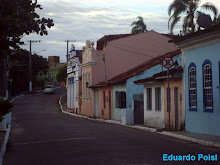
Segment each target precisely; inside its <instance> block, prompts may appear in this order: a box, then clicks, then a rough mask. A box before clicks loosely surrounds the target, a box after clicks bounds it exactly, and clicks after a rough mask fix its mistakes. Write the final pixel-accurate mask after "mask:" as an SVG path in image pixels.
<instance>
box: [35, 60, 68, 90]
mask: <svg viewBox="0 0 220 165" xmlns="http://www.w3.org/2000/svg"><path fill="white" fill-rule="evenodd" d="M48 62H49V69H48V72H47V73H46V74H44V73H43V72H42V71H41V72H39V74H38V77H37V81H38V87H42V88H44V87H45V86H46V85H54V86H58V85H59V82H58V81H57V78H56V77H57V74H58V73H59V69H61V68H62V67H64V66H65V65H66V63H60V56H48Z"/></svg>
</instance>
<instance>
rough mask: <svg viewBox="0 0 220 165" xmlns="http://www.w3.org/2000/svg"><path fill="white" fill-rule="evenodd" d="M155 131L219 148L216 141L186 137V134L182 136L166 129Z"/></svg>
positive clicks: (219, 145) (219, 144)
mask: <svg viewBox="0 0 220 165" xmlns="http://www.w3.org/2000/svg"><path fill="white" fill-rule="evenodd" d="M157 133H159V134H162V135H166V136H171V137H174V138H177V139H182V140H187V141H191V142H194V143H198V144H202V145H205V146H210V147H217V148H220V143H216V142H212V141H207V140H201V139H197V138H193V137H188V136H184V135H178V134H175V133H171V132H167V131H163V132H157Z"/></svg>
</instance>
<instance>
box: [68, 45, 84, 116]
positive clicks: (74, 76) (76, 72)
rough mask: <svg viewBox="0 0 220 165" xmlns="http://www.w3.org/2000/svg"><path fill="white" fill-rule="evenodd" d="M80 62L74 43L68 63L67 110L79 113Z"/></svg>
mask: <svg viewBox="0 0 220 165" xmlns="http://www.w3.org/2000/svg"><path fill="white" fill-rule="evenodd" d="M79 64H80V61H79V56H77V55H76V50H75V46H74V45H73V44H72V47H71V50H70V55H69V56H68V63H67V74H68V76H67V79H68V81H67V83H68V85H67V110H68V111H72V112H74V113H78V109H79V103H78V100H79V77H80V76H81V68H80V67H79Z"/></svg>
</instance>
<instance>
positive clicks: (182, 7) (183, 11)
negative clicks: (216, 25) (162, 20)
mask: <svg viewBox="0 0 220 165" xmlns="http://www.w3.org/2000/svg"><path fill="white" fill-rule="evenodd" d="M200 1H201V0H174V1H173V2H172V3H171V4H170V6H169V8H168V14H169V16H170V18H169V21H168V29H170V32H171V33H172V32H173V28H174V26H175V25H176V24H177V22H179V21H180V19H181V16H182V15H185V16H184V18H183V32H184V33H186V32H187V31H190V32H195V24H194V22H195V18H197V17H198V16H199V15H200V14H201V13H202V12H199V11H198V8H199V7H200V8H201V9H206V10H210V11H212V12H213V13H214V18H216V16H217V13H218V11H217V8H216V7H215V6H214V5H213V4H212V3H209V2H207V3H205V4H203V5H202V6H199V3H200ZM171 14H172V15H171Z"/></svg>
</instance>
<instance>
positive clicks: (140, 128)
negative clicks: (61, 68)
mask: <svg viewBox="0 0 220 165" xmlns="http://www.w3.org/2000/svg"><path fill="white" fill-rule="evenodd" d="M65 95H66V93H65V94H64V95H62V96H60V98H59V105H60V108H61V111H62V113H64V114H67V115H70V116H74V117H80V118H84V119H88V120H91V121H99V122H103V123H109V124H117V125H121V126H125V127H129V128H133V129H139V130H144V131H149V132H154V133H156V132H157V129H155V128H149V127H141V126H133V125H124V124H122V123H121V122H120V121H114V120H105V119H99V118H97V119H93V118H91V117H87V116H83V115H79V114H75V113H70V112H67V111H64V110H63V106H62V104H61V99H62V97H63V96H65Z"/></svg>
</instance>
